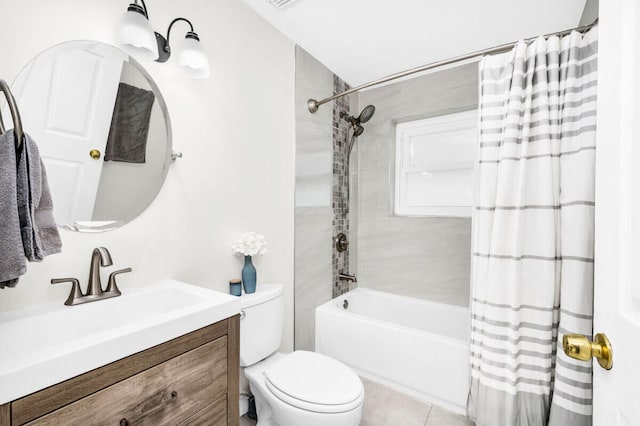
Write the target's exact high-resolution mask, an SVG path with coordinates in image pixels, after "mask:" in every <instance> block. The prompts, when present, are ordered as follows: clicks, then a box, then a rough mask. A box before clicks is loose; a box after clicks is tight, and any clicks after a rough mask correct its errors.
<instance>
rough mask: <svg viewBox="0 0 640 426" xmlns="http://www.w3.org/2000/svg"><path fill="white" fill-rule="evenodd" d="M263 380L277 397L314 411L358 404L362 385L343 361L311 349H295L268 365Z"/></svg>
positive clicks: (348, 408)
mask: <svg viewBox="0 0 640 426" xmlns="http://www.w3.org/2000/svg"><path fill="white" fill-rule="evenodd" d="M264 376H265V384H266V385H267V388H268V389H269V391H271V393H272V394H273V395H274V396H276V397H277V398H278V399H280V400H281V401H283V402H285V403H287V404H289V405H292V406H294V407H297V408H300V409H302V410H307V411H313V412H317V413H343V412H347V411H351V410H353V409H356V408H357V407H359V406H360V405H361V404H362V400H363V398H364V388H363V386H362V382H361V381H360V379H359V378H358V376H357V375H356V374H355V373H354V372H353V371H351V369H349V368H348V367H347V366H346V365H344V364H343V363H341V362H339V361H336V360H334V359H332V358H329V357H327V356H325V355H322V354H318V353H315V352H307V351H295V352H293V353H291V354H289V355H287V356H285V357H283V358H282V359H281V360H280V361H278V362H277V363H276V364H275V365H273V366H272V367H270V368H268V369H267V370H266V371H265V373H264Z"/></svg>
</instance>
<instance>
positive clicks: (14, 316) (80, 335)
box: [0, 279, 240, 405]
mask: <svg viewBox="0 0 640 426" xmlns="http://www.w3.org/2000/svg"><path fill="white" fill-rule="evenodd" d="M63 303H64V300H60V302H59V303H56V304H55V305H52V304H48V305H45V306H40V307H33V308H27V309H24V310H18V311H12V312H6V313H3V314H0V405H1V404H4V403H7V402H10V401H13V400H15V399H18V398H21V397H23V396H25V395H28V394H31V393H33V392H36V391H38V390H40V389H44V388H46V387H48V386H51V385H54V384H56V383H60V382H62V381H64V380H67V379H70V378H72V377H75V376H77V375H80V374H82V373H85V372H87V371H90V370H93V369H95V368H98V367H101V366H103V365H106V364H109V363H110V362H113V361H117V360H119V359H121V358H124V357H126V356H129V355H132V354H134V353H137V352H140V351H143V350H145V349H148V348H150V347H152V346H155V345H158V344H160V343H164V342H166V341H168V340H171V339H174V338H176V337H179V336H182V335H183V334H186V333H189V332H191V331H195V330H197V329H199V328H202V327H205V326H207V325H209V324H213V323H215V322H217V321H220V320H223V319H225V318H228V317H231V316H233V315H236V314H238V313H240V298H239V297H236V296H231V295H229V294H225V293H220V292H217V291H213V290H209V289H206V288H203V287H198V286H194V285H190V284H185V283H182V282H180V281H175V280H171V279H166V280H162V281H159V282H157V283H154V284H151V285H148V286H144V287H137V288H133V289H130V290H127V289H124V290H123V293H122V296H120V297H114V298H111V299H105V300H100V301H97V302H92V303H86V304H82V305H76V306H65V305H64V304H63Z"/></svg>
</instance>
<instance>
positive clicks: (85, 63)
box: [12, 41, 172, 232]
mask: <svg viewBox="0 0 640 426" xmlns="http://www.w3.org/2000/svg"><path fill="white" fill-rule="evenodd" d="M12 91H13V93H14V95H15V97H16V101H17V103H18V106H19V108H20V112H21V115H22V122H23V126H24V129H25V132H26V133H28V134H29V135H31V137H32V138H33V140H34V141H35V142H36V143H37V144H38V148H39V149H40V155H41V157H42V159H43V161H44V163H45V165H46V169H47V175H48V179H49V185H50V187H51V194H52V196H53V203H54V216H55V218H56V223H57V224H58V225H59V226H60V227H62V228H66V229H71V230H76V231H81V232H101V231H106V230H111V229H116V228H118V227H120V226H122V225H123V224H125V223H127V222H130V221H131V220H133V219H134V218H136V217H137V216H138V215H140V214H141V213H142V212H143V211H144V210H145V209H146V208H147V207H148V206H149V205H150V204H151V203H152V202H153V200H154V199H155V197H156V195H157V194H158V192H159V191H160V188H161V187H162V185H163V183H164V180H165V178H166V174H167V171H168V168H169V165H170V162H171V152H172V151H171V125H170V122H169V116H168V112H167V108H166V105H165V102H164V100H163V98H162V95H161V94H160V91H159V90H158V87H157V85H156V84H155V83H154V82H153V80H152V79H151V77H150V76H149V74H148V73H147V72H146V71H145V70H144V68H142V66H141V65H140V64H138V63H137V62H136V61H135V60H134V59H132V58H131V57H129V55H128V54H126V53H125V52H123V51H122V50H120V49H118V48H116V47H114V46H111V45H108V44H105V43H100V42H95V41H72V42H68V43H63V44H59V45H57V46H54V47H52V48H50V49H47V50H45V51H44V52H42V53H40V54H39V55H38V56H36V57H35V58H34V59H33V60H32V61H31V62H29V63H28V64H27V65H26V66H25V67H24V68H23V70H22V71H21V72H20V74H19V75H18V77H17V78H16V81H15V82H14V84H13V86H12Z"/></svg>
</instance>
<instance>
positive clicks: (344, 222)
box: [331, 75, 354, 297]
mask: <svg viewBox="0 0 640 426" xmlns="http://www.w3.org/2000/svg"><path fill="white" fill-rule="evenodd" d="M345 90H349V85H348V84H346V83H345V82H344V81H342V79H341V78H340V77H338V76H337V75H334V76H333V94H336V93H341V92H344V91H345ZM341 111H346V112H347V113H349V114H350V115H351V114H354V113H353V112H351V111H350V109H349V97H348V96H343V97H341V98H338V99H336V100H335V101H334V102H333V123H332V127H331V128H332V130H333V132H332V136H333V191H332V197H331V201H332V205H333V236H334V238H335V237H336V236H337V235H338V234H339V233H341V232H343V233H345V234H346V235H347V238H348V239H349V241H351V235H349V216H350V215H349V195H350V194H349V164H348V157H349V155H348V151H349V137H350V126H349V123H348V122H347V121H346V120H345V119H343V118H340V112H341ZM331 257H332V266H333V268H332V277H333V287H332V294H333V297H337V296H340V295H341V294H344V293H346V292H347V291H349V282H348V281H340V280H339V279H338V274H339V273H341V272H344V273H350V272H351V271H350V270H349V250H348V249H347V250H346V251H343V252H342V253H340V252H338V250H337V249H336V246H335V244H333V245H332V256H331Z"/></svg>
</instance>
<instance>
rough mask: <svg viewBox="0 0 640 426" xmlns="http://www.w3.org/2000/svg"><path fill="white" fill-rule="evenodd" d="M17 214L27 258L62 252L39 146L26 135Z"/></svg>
mask: <svg viewBox="0 0 640 426" xmlns="http://www.w3.org/2000/svg"><path fill="white" fill-rule="evenodd" d="M17 200H18V214H19V217H20V228H21V235H22V245H23V247H24V255H25V256H26V257H27V259H28V260H29V261H30V262H39V261H41V260H43V259H44V257H45V256H47V255H50V254H54V253H59V252H60V251H61V249H62V242H61V240H60V234H59V233H58V228H57V226H56V223H55V220H54V218H53V202H52V199H51V192H50V190H49V184H48V181H47V174H46V170H45V168H44V164H43V163H42V160H41V159H40V152H39V150H38V145H37V144H36V143H35V142H34V141H33V140H32V139H31V137H30V136H29V135H27V134H26V133H25V138H24V145H23V148H22V152H21V153H20V155H19V158H18V169H17Z"/></svg>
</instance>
